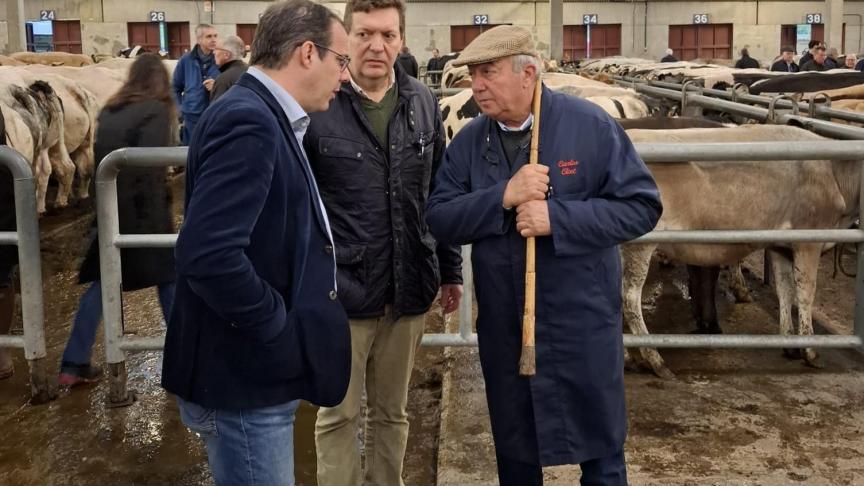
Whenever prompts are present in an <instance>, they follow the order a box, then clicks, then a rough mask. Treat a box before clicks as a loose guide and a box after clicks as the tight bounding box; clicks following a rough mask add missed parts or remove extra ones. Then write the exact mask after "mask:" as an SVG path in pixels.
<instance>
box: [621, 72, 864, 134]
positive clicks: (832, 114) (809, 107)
mask: <svg viewBox="0 0 864 486" xmlns="http://www.w3.org/2000/svg"><path fill="white" fill-rule="evenodd" d="M612 79H613V80H614V81H616V82H617V83H618V84H621V85H622V86H626V87H629V88H633V89H635V86H636V85H637V84H645V85H648V86H653V87H655V88H663V89H669V90H674V91H681V90H683V89H686V90H687V91H688V92H695V93H696V94H701V95H705V96H711V97H715V98H721V99H724V100H729V101H734V102H738V103H746V104H751V105H761V106H766V107H767V106H771V103H772V102H774V103H775V106H776V108H779V109H784V110H798V111H799V112H804V113H807V114H809V116H810V117H812V118H816V117H820V118H836V119H838V120H845V121H849V122H855V123H864V113H858V112H854V111H850V110H838V109H836V108H831V100H830V99H829V98H822V97H820V96H818V95H817V96H814V97H813V98H812V99H810V100H808V101H807V102H803V101H801V102H796V101H794V100H789V99H784V98H783V96H782V95H777V96H764V95H754V94H750V93H749V92H748V91H746V88H747V87H746V85H741V86H738V85H736V87H735V88H732V89H729V90H723V89H712V88H703V87H701V86H698V85H696V84H687V83H684V84H679V83H671V82H668V81H656V80H645V79H639V78H633V77H627V76H613V77H612ZM742 87H743V89H744V91H743V92H742V91H741V88H742ZM820 99H821V100H822V101H820Z"/></svg>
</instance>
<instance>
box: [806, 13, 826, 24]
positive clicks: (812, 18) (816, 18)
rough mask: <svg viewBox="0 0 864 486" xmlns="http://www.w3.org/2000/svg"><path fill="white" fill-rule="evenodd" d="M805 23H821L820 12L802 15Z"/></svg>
mask: <svg viewBox="0 0 864 486" xmlns="http://www.w3.org/2000/svg"><path fill="white" fill-rule="evenodd" d="M804 23H805V24H821V23H822V14H821V13H812V14H807V15H805V16H804Z"/></svg>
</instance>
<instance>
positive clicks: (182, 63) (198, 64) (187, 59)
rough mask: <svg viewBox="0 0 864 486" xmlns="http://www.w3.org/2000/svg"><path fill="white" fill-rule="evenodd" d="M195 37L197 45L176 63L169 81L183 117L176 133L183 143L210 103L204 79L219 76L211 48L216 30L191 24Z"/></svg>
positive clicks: (216, 37) (217, 37)
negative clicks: (172, 77) (180, 126)
mask: <svg viewBox="0 0 864 486" xmlns="http://www.w3.org/2000/svg"><path fill="white" fill-rule="evenodd" d="M195 38H196V39H197V44H196V45H195V47H193V48H192V51H190V52H188V53H186V54H183V57H181V58H180V60H179V61H178V62H177V67H175V68H174V80H173V81H172V85H173V87H174V97H175V99H176V101H177V106H179V107H180V116H181V117H182V118H183V119H182V121H183V129H182V130H181V132H180V142H181V143H182V144H183V145H188V144H189V138H190V137H191V136H192V132H193V131H194V130H195V124H196V123H198V118H200V117H201V113H204V110H205V109H206V108H207V105H209V104H210V95H209V93H208V92H207V88H206V87H205V86H204V82H205V81H207V80H208V79H216V78H217V77H218V76H219V66H217V65H216V60H215V59H213V49H215V48H216V43H217V42H218V40H219V34H218V33H217V32H216V29H214V28H213V26H211V25H208V24H201V25H199V26H197V27H195Z"/></svg>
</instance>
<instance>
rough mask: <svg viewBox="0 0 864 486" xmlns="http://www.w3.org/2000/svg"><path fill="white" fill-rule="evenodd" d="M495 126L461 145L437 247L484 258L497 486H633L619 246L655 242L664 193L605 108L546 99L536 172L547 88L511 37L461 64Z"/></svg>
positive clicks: (513, 31)
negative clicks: (531, 334)
mask: <svg viewBox="0 0 864 486" xmlns="http://www.w3.org/2000/svg"><path fill="white" fill-rule="evenodd" d="M456 63H457V64H459V65H468V68H469V71H470V73H471V76H472V79H473V85H472V89H473V92H474V99H475V100H476V101H477V104H478V105H479V107H480V109H481V111H482V112H483V115H482V116H480V117H478V118H476V119H475V120H473V121H472V122H471V123H469V124H468V125H467V126H466V127H465V128H463V129H462V130H461V131H460V132H459V134H457V136H456V137H455V138H454V139H453V141H452V143H451V144H450V146H449V147H448V149H447V152H446V155H445V158H444V162H443V165H442V167H441V169H440V170H439V172H438V175H437V178H436V184H435V190H434V192H433V193H432V195H431V197H430V200H429V204H428V215H427V221H428V223H429V227H430V230H431V231H432V233H433V234H434V235H435V237H436V238H437V239H438V240H439V241H441V242H447V243H458V244H468V243H472V244H473V245H474V250H473V252H472V253H473V257H472V260H473V261H472V264H473V269H474V279H475V290H476V295H477V301H478V304H479V310H478V314H477V332H478V335H479V344H480V361H481V365H482V368H483V376H484V378H485V382H486V398H487V403H488V406H489V414H490V416H491V419H492V435H493V438H494V441H495V453H496V459H497V461H498V477H499V483H500V484H501V485H502V486H503V485H513V486H517V485H518V486H532V485H541V484H543V473H542V467H543V466H552V465H559V464H580V465H581V467H582V484H583V485H588V484H590V485H624V484H626V483H627V474H626V467H625V462H624V452H623V446H624V439H625V437H626V435H627V416H626V409H625V401H624V381H623V341H622V335H621V334H622V323H621V264H620V260H619V252H618V245H619V244H621V243H623V242H626V241H628V240H631V239H633V238H636V237H638V236H640V235H642V234H644V233H647V232H648V231H650V230H651V229H652V228H653V227H654V225H655V224H656V222H657V220H658V219H659V217H660V214H661V212H662V206H661V204H660V196H659V194H658V191H657V186H656V185H655V183H654V180H653V178H652V177H651V174H650V173H649V171H648V169H647V168H646V166H645V164H644V163H643V162H642V160H641V159H640V158H639V156H638V155H637V154H636V152H635V151H634V149H633V146H632V145H631V144H630V142H629V140H628V139H627V136H626V135H625V134H624V131H623V130H622V129H621V128H620V126H619V125H618V124H617V123H616V122H615V120H613V119H612V118H610V117H609V116H608V115H607V114H606V113H604V112H603V111H602V110H601V109H600V108H598V107H597V106H595V105H593V104H591V103H588V102H586V101H582V100H579V99H576V98H573V97H570V96H567V95H564V94H561V93H556V92H552V91H550V90H549V89H547V88H545V87H544V88H543V94H542V105H541V112H540V113H541V116H540V118H541V120H540V139H539V140H540V150H539V164H538V165H527V161H528V146H529V141H530V135H531V126H532V124H533V123H534V118H533V115H532V113H531V102H532V99H533V92H534V87H535V84H536V83H537V82H538V76H539V74H540V67H539V60H538V58H537V56H536V54H535V53H534V46H533V43H532V41H531V35H530V33H529V32H528V31H527V30H525V29H523V28H521V27H514V26H500V27H496V28H494V29H491V30H489V31H487V32H485V33H483V34H481V35H480V36H479V37H477V39H475V40H474V41H473V42H472V43H471V44H470V45H469V46H468V47H467V48H466V49H465V50H464V51H463V52H462V54H461V55H460V56H459V58H458V59H457V61H456ZM529 236H534V237H536V248H537V250H536V272H537V297H536V306H537V313H536V350H537V358H536V359H537V374H536V376H534V377H532V378H524V377H520V376H519V372H518V368H519V366H518V365H519V357H520V348H521V334H522V333H521V317H522V312H523V308H524V301H525V287H524V285H525V252H526V250H525V247H526V245H525V241H526V240H525V238H526V237H529Z"/></svg>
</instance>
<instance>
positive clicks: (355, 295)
mask: <svg viewBox="0 0 864 486" xmlns="http://www.w3.org/2000/svg"><path fill="white" fill-rule="evenodd" d="M365 256H366V246H365V245H358V244H351V243H337V244H336V286H337V287H338V292H337V293H338V295H339V302H341V303H342V306H343V307H344V308H345V309H346V310H349V311H350V310H353V309H359V308H361V307H362V305H363V302H364V300H365V299H366V280H367V275H368V271H367V268H366V258H365Z"/></svg>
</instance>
